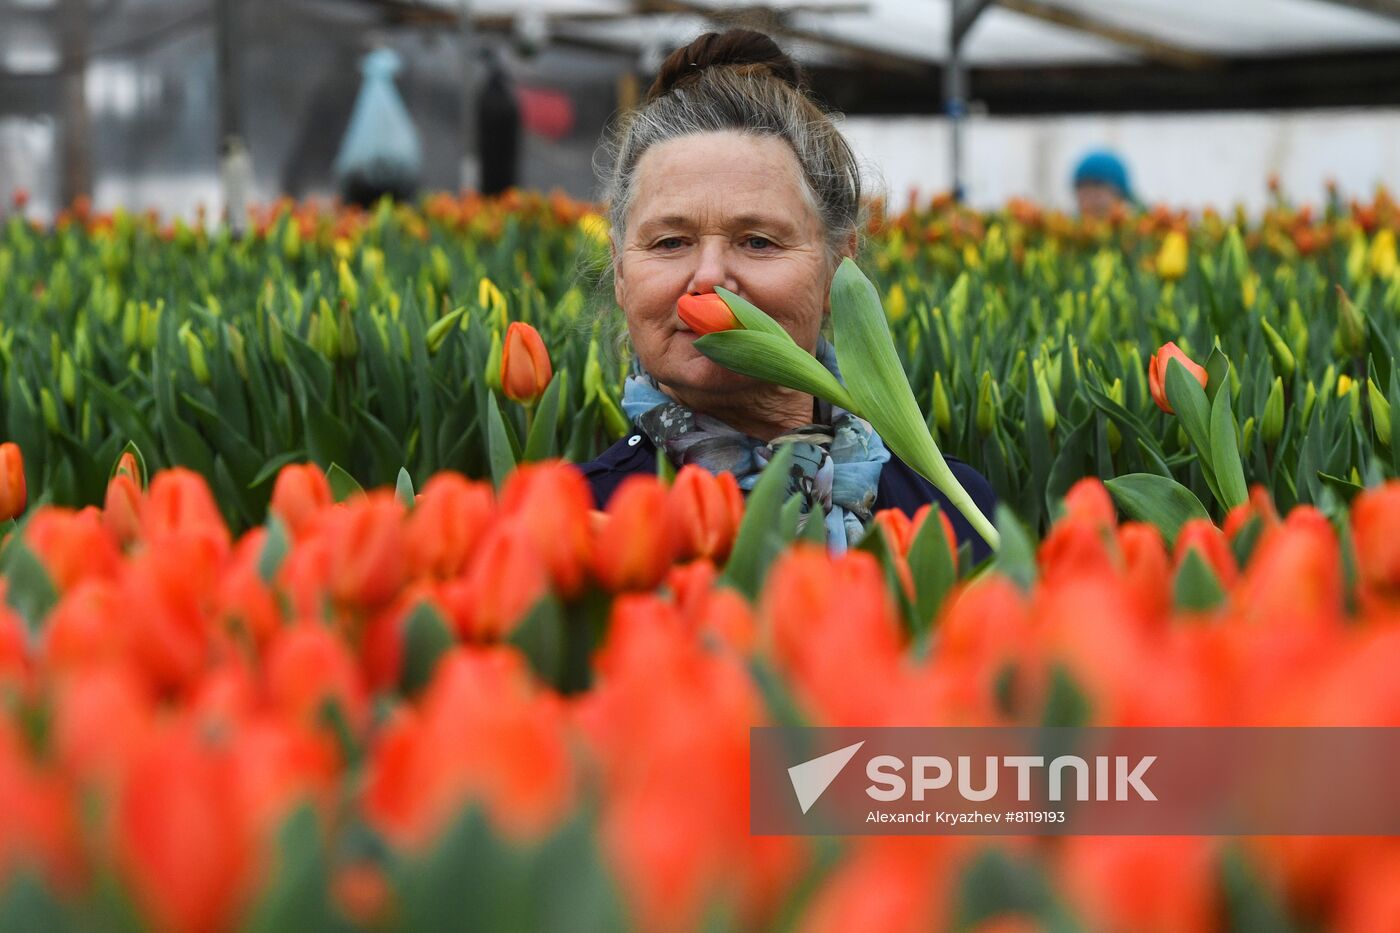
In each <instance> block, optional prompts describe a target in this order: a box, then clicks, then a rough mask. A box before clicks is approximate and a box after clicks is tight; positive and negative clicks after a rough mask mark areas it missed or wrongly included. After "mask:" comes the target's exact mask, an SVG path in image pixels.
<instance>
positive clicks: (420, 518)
mask: <svg viewBox="0 0 1400 933" xmlns="http://www.w3.org/2000/svg"><path fill="white" fill-rule="evenodd" d="M495 512H496V497H495V494H494V493H493V492H492V491H491V487H490V485H488V484H486V483H475V482H472V481H470V480H468V479H466V478H465V477H463V476H461V475H460V474H457V473H448V472H444V473H439V474H438V475H436V476H434V477H433V478H432V479H430V480H428V484H427V485H426V486H424V487H423V492H422V493H421V494H420V495H419V496H418V501H417V503H416V504H415V505H414V507H413V511H412V512H411V513H409V516H408V522H407V525H406V529H407V532H408V564H409V572H410V573H411V574H412V575H413V576H414V577H421V576H431V577H437V578H440V579H449V578H451V577H455V576H457V575H459V574H460V573H461V572H462V570H463V568H464V567H466V566H467V563H468V561H469V560H470V558H471V555H472V552H473V551H474V550H475V548H476V547H477V544H478V543H479V542H480V541H481V538H482V536H483V535H484V534H485V533H486V531H487V529H488V528H489V527H490V525H491V522H492V520H493V518H494V517H495Z"/></svg>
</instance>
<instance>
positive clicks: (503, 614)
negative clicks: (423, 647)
mask: <svg viewBox="0 0 1400 933" xmlns="http://www.w3.org/2000/svg"><path fill="white" fill-rule="evenodd" d="M548 592H549V575H548V571H547V569H546V568H545V566H544V564H543V562H542V561H541V560H540V553H539V549H538V548H537V547H536V546H535V544H534V542H533V541H532V540H531V535H530V529H529V528H528V527H527V526H526V525H525V524H524V523H522V522H520V521H518V520H516V521H510V520H507V521H501V522H497V523H496V524H495V525H493V526H491V527H490V528H489V529H487V532H486V535H485V537H484V538H483V540H482V542H481V544H480V546H479V547H478V548H477V549H476V554H475V556H474V557H473V559H472V563H471V566H470V567H469V568H468V569H467V571H466V573H465V575H463V576H461V577H458V578H457V579H455V580H449V581H447V582H446V583H444V584H443V585H442V586H441V587H440V588H439V590H438V594H439V598H440V600H441V602H442V604H443V607H444V608H445V609H446V610H447V612H448V614H449V615H450V616H451V617H452V621H453V624H454V626H455V627H456V629H457V632H458V634H459V635H460V636H461V637H462V638H464V639H467V640H472V641H495V640H497V639H501V638H505V637H506V636H507V635H509V634H510V633H511V631H512V630H514V628H515V626H516V625H518V624H519V623H520V622H521V621H522V620H523V619H524V618H525V615H526V614H527V613H528V612H529V611H530V609H531V608H532V607H533V606H534V605H535V603H537V602H539V601H540V600H541V599H542V598H544V596H545V594H546V593H548Z"/></svg>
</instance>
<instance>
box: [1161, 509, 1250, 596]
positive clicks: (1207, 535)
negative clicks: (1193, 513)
mask: <svg viewBox="0 0 1400 933" xmlns="http://www.w3.org/2000/svg"><path fill="white" fill-rule="evenodd" d="M1191 550H1195V551H1196V553H1197V554H1198V555H1199V556H1200V558H1201V559H1202V560H1204V561H1205V562H1206V566H1207V567H1209V568H1210V569H1211V570H1212V571H1214V573H1215V576H1216V579H1217V580H1219V581H1220V585H1221V586H1222V587H1223V588H1224V589H1226V590H1229V589H1230V587H1232V586H1234V585H1235V578H1236V577H1238V576H1239V571H1238V569H1237V568H1236V566H1235V555H1234V554H1232V553H1230V545H1229V543H1228V542H1226V540H1225V533H1224V532H1222V531H1221V530H1220V529H1219V528H1217V527H1215V525H1214V524H1212V523H1211V522H1210V520H1209V519H1204V518H1193V519H1190V520H1189V521H1187V522H1186V524H1184V525H1182V526H1181V531H1180V532H1178V534H1177V537H1176V554H1175V561H1174V563H1175V566H1176V569H1177V570H1180V569H1181V564H1182V561H1184V560H1186V555H1187V553H1188V552H1189V551H1191Z"/></svg>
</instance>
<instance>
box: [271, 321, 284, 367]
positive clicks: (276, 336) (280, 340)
mask: <svg viewBox="0 0 1400 933" xmlns="http://www.w3.org/2000/svg"><path fill="white" fill-rule="evenodd" d="M267 352H268V355H269V356H271V357H272V362H274V363H276V364H277V365H278V366H285V365H286V363H287V340H286V337H284V336H283V334H282V321H281V320H280V319H279V318H278V317H277V315H276V314H269V315H268V316H267Z"/></svg>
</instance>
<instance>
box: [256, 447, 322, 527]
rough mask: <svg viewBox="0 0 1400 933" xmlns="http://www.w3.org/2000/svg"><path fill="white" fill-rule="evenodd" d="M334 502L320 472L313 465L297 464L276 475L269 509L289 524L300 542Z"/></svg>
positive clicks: (318, 468)
mask: <svg viewBox="0 0 1400 933" xmlns="http://www.w3.org/2000/svg"><path fill="white" fill-rule="evenodd" d="M331 501H332V499H331V485H330V483H329V482H327V480H326V474H324V473H322V472H321V468H320V467H318V466H316V465H315V464H314V463H294V464H292V465H290V466H285V467H283V468H282V470H281V472H279V473H278V474H277V483H276V484H275V485H274V486H273V487H272V502H271V504H269V506H268V509H269V511H271V512H274V513H276V515H277V517H278V518H280V519H282V521H284V522H286V524H287V530H288V531H290V532H291V533H292V536H293V537H298V538H299V537H301V536H302V535H303V534H304V533H305V532H306V531H307V530H308V529H309V527H310V525H311V522H312V521H313V520H314V519H315V517H316V516H317V515H319V514H320V513H321V511H322V510H323V509H325V508H327V507H328V506H329V505H330V504H331Z"/></svg>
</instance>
